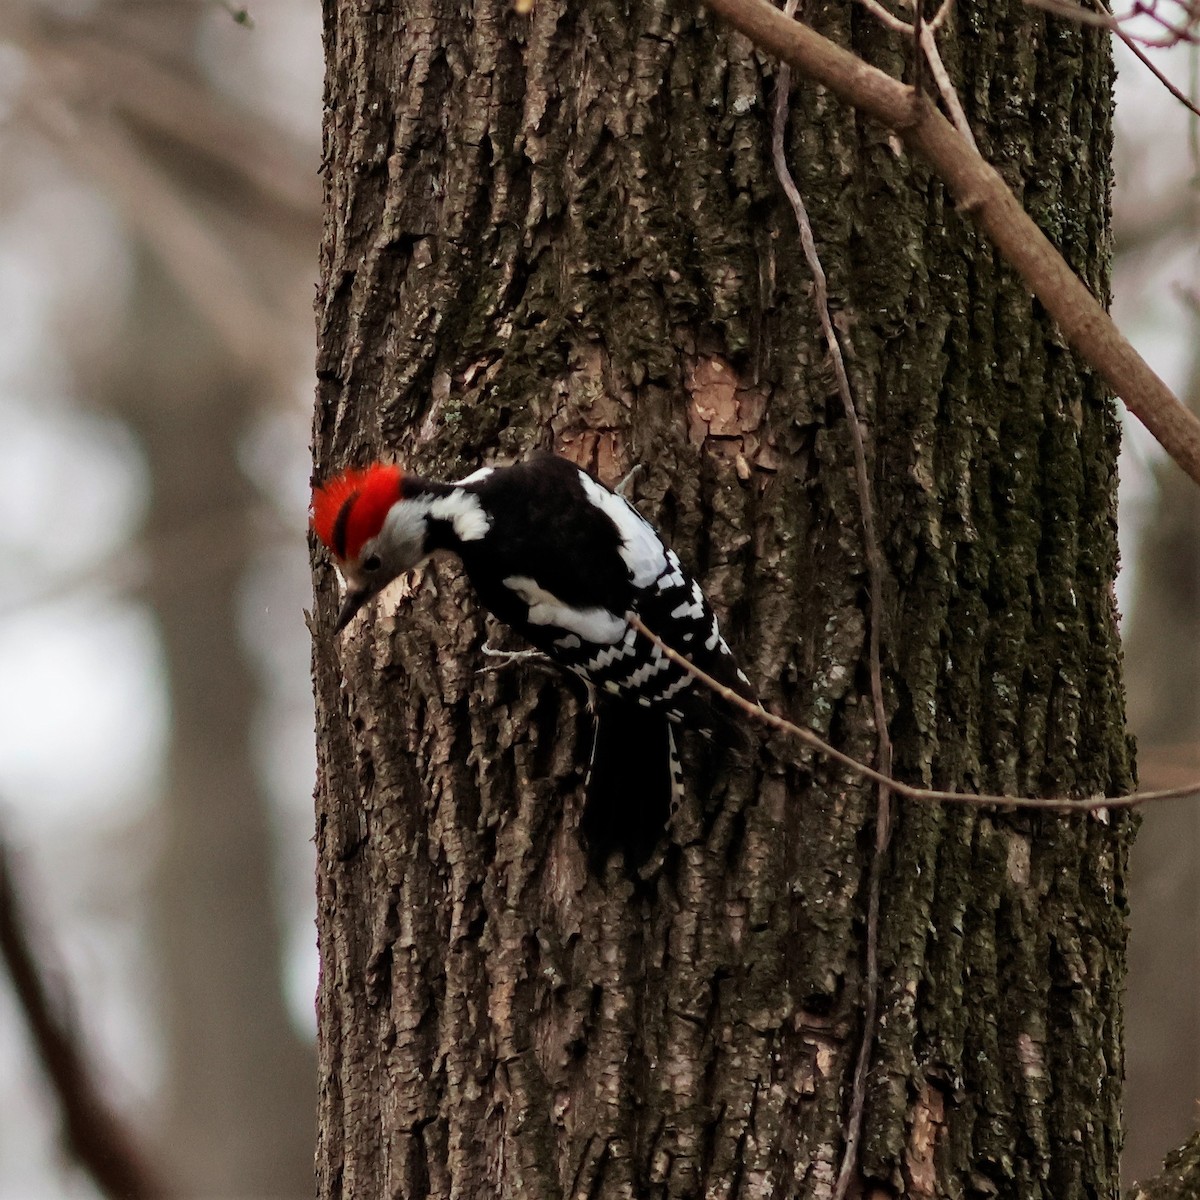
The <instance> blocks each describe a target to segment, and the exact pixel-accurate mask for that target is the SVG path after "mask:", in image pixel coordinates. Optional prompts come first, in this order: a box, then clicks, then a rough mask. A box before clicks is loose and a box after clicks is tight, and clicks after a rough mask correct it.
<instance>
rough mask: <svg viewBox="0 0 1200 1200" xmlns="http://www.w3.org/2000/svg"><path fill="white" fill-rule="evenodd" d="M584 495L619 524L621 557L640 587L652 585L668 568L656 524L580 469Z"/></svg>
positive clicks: (635, 585)
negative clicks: (655, 528)
mask: <svg viewBox="0 0 1200 1200" xmlns="http://www.w3.org/2000/svg"><path fill="white" fill-rule="evenodd" d="M579 482H580V483H581V484H582V485H583V491H584V495H586V496H587V498H588V499H589V500H590V501H591V502H592V503H593V504H594V505H595V506H596V507H597V508H598V509H599V510H600V511H601V512H602V513H604V515H605V516H606V517H608V519H609V520H610V521H611V522H612V523H613V524H614V525H615V526H616V527H617V533H618V534H620V537H621V557H622V558H623V559H624V560H625V565H626V566H627V567H628V568H629V574H630V576H631V577H632V579H633V586H634V587H636V588H644V587H649V586H650V585H651V584H652V583H653V582H654V581H655V580H656V579H657V578H658V577H659V576H660V575H661V574H662V573H663V572H664V571H665V570H666V569H667V551H666V548H665V547H664V546H663V544H662V542H661V541H660V540H659V537H658V534H657V533H655V532H654V528H653V526H652V525H651V524H650V523H649V522H648V521H647V520H646V519H645V518H644V517H643V516H642V515H641V513H639V512H638V510H637V509H636V508H634V507H633V505H632V504H630V503H629V501H628V500H625V499H623V498H622V497H621V496H618V495H617V494H616V493H615V492H610V491H609V490H608V488H606V487H601V486H600V484H598V483H597V482H596V481H595V480H594V479H593V478H592V477H591V476H590V475H589V474H587V472H586V471H580V472H579Z"/></svg>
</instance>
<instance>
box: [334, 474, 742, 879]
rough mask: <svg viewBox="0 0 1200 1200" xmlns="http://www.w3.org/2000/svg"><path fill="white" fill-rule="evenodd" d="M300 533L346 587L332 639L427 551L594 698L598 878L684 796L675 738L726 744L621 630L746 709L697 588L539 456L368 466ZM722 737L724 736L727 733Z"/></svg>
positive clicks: (634, 526)
mask: <svg viewBox="0 0 1200 1200" xmlns="http://www.w3.org/2000/svg"><path fill="white" fill-rule="evenodd" d="M310 515H311V523H312V528H313V530H314V531H315V533H316V535H317V537H318V538H319V539H320V540H321V542H322V543H323V544H324V545H325V546H326V548H327V549H328V550H329V551H330V552H331V554H332V555H333V558H334V560H335V562H336V565H337V567H338V570H339V572H340V574H341V575H342V578H343V580H344V582H345V593H344V599H343V603H342V607H341V611H340V613H339V614H338V618H337V624H336V630H337V631H341V630H343V629H345V627H346V626H347V625H348V624H349V623H350V621H351V620H353V618H354V616H355V615H356V614H357V613H358V612H359V610H360V609H361V608H362V607H363V606H364V605H365V604H366V603H367V602H368V601H369V600H370V599H371V598H372V597H373V596H375V595H376V594H377V593H378V592H379V591H380V590H381V589H382V588H384V587H385V586H386V585H387V584H388V583H390V582H391V581H392V580H393V579H395V578H396V577H397V576H398V575H401V574H403V573H404V572H405V571H408V570H410V569H411V568H413V567H415V566H417V565H418V564H419V563H421V562H423V561H424V560H425V559H426V558H428V557H429V556H430V555H431V554H433V553H434V552H435V551H438V550H448V551H451V552H452V553H454V554H457V555H458V557H459V558H460V559H461V561H462V564H463V567H464V569H465V572H466V575H467V578H468V579H469V580H470V582H471V584H472V586H473V587H474V589H475V591H476V592H477V594H478V596H479V599H480V601H481V602H482V604H483V606H484V607H485V608H486V609H488V610H489V611H490V612H491V613H492V614H493V615H494V616H495V617H497V618H498V619H499V620H500V621H502V622H504V623H505V624H506V625H508V626H510V627H511V628H512V629H514V630H516V631H517V632H518V633H519V634H520V635H521V636H522V637H523V638H524V639H525V640H526V641H528V642H530V643H532V645H533V646H535V647H536V648H537V649H538V650H540V651H541V652H542V653H543V654H544V655H546V657H548V658H549V659H550V660H551V661H552V662H553V663H555V664H557V665H558V666H560V667H562V668H564V669H566V670H567V671H570V672H572V673H574V674H575V675H577V676H578V677H579V678H580V679H582V680H583V681H584V682H585V683H586V684H587V685H588V687H589V689H593V690H594V694H596V695H597V696H598V697H599V702H598V703H597V704H596V706H595V712H596V729H595V737H594V741H593V748H592V758H591V763H590V769H589V772H588V781H587V801H586V805H585V810H584V821H583V827H584V828H583V832H584V836H585V839H586V841H587V843H588V849H589V855H590V859H591V862H592V865H593V867H594V868H595V869H596V870H598V871H600V872H602V871H603V868H604V864H605V863H606V861H607V859H608V856H609V854H610V853H611V851H612V850H614V849H619V850H622V851H623V852H624V855H625V861H626V866H627V867H628V868H629V869H631V870H633V871H636V870H637V868H638V867H640V866H641V865H643V864H644V862H645V861H646V860H647V859H648V858H649V857H650V855H651V854H652V853H653V850H654V848H655V846H656V845H657V843H658V841H659V839H660V838H661V836H662V834H663V831H664V827H665V825H666V823H667V820H668V817H669V814H670V812H671V811H672V809H673V806H674V803H676V802H677V801H678V798H679V796H680V789H681V786H682V773H681V771H680V766H679V759H678V755H677V753H676V744H675V736H674V732H673V728H672V727H673V726H675V725H682V726H687V727H691V728H695V729H698V730H700V731H701V732H703V733H704V734H706V735H708V736H712V735H715V734H723V735H726V737H725V738H724V739H723V740H736V738H737V735H736V732H735V731H734V730H733V727H732V718H731V716H730V712H729V710H728V708H726V707H719V706H721V705H723V702H722V701H720V700H718V699H717V698H716V697H715V696H714V695H713V693H712V692H711V690H710V689H708V688H706V687H704V685H702V684H700V683H699V682H698V681H696V680H695V679H694V678H693V677H692V676H691V675H689V674H688V673H687V672H686V671H685V670H684V669H683V668H682V667H680V666H678V665H677V664H675V663H673V662H672V661H671V660H670V659H669V658H668V657H667V656H666V655H665V654H663V652H662V650H661V649H660V648H659V647H658V646H656V645H655V644H654V643H652V642H650V641H649V640H648V639H646V638H644V637H642V636H641V635H639V633H638V632H637V630H635V629H634V628H633V626H632V625H631V624H630V616H631V615H633V614H636V615H637V616H639V617H640V618H641V619H642V621H643V622H644V623H645V625H646V626H647V627H648V628H649V629H651V630H652V631H653V632H654V633H656V634H657V635H658V636H659V637H660V638H661V639H662V640H663V641H664V642H665V643H666V644H667V645H668V646H670V647H671V648H672V649H673V650H677V651H678V652H679V653H680V654H682V655H684V656H686V657H687V658H688V659H689V660H690V661H691V662H693V663H694V664H695V665H696V666H697V667H699V668H700V669H701V670H703V671H705V672H707V673H708V674H709V675H711V676H713V677H714V678H715V679H716V680H718V681H719V682H720V683H722V684H724V685H726V686H727V687H729V688H731V689H732V690H733V691H734V692H736V693H737V694H738V695H740V696H743V697H745V698H746V699H748V700H751V701H754V691H753V688H752V687H751V685H750V682H749V680H748V679H747V678H746V676H745V674H744V673H743V672H742V670H741V668H740V667H739V666H738V665H737V663H736V661H735V660H734V657H733V654H732V653H731V651H730V649H729V646H728V645H727V644H726V642H725V639H724V637H723V636H722V634H721V628H720V624H719V623H718V621H717V618H716V616H715V615H714V613H713V611H712V609H711V607H710V606H709V603H708V601H707V600H706V599H705V596H704V593H703V592H702V591H701V589H700V585H699V584H698V583H696V581H695V580H694V579H693V578H692V577H691V575H689V574H688V572H687V571H686V570H685V569H684V567H683V565H682V563H681V562H680V560H679V557H678V556H677V555H676V554H675V552H674V551H673V550H670V549H668V548H667V546H665V545H664V544H663V541H662V539H661V538H660V537H659V535H658V533H657V532H656V531H655V529H654V527H653V526H652V525H651V524H650V523H649V522H648V521H647V520H646V519H645V518H644V517H643V516H642V515H641V514H640V513H639V512H638V511H637V510H636V509H635V508H634V507H633V506H632V505H631V504H630V503H629V502H628V501H627V500H626V499H625V498H624V497H623V496H621V495H619V494H618V493H617V492H614V491H611V490H610V489H609V488H607V487H605V486H604V485H603V484H602V483H600V482H599V481H598V480H596V479H595V478H594V477H593V476H591V475H590V474H588V473H587V472H586V471H584V470H582V469H580V468H579V467H577V466H576V465H575V464H574V463H572V462H570V461H568V460H567V459H565V458H561V457H559V456H557V455H555V454H551V453H548V452H540V453H537V454H535V455H533V456H531V457H530V458H529V459H527V460H526V461H524V462H520V463H517V464H515V465H513V466H508V467H483V468H481V469H480V470H478V471H475V472H474V473H472V474H470V475H468V476H466V478H464V479H460V480H458V481H457V482H455V483H438V482H435V481H433V480H429V479H422V478H420V477H419V476H416V475H411V474H409V473H407V472H405V471H404V470H403V469H402V468H401V467H399V466H397V465H394V464H384V463H376V464H374V465H372V466H368V467H366V468H363V469H361V470H356V469H351V470H346V471H344V472H342V473H341V474H340V475H337V476H336V477H334V478H332V479H330V480H328V481H327V482H326V483H324V484H322V485H320V486H318V487H317V488H315V489H314V492H313V502H312V509H311V514H310ZM730 734H732V735H733V737H732V738H729V737H728V735H730Z"/></svg>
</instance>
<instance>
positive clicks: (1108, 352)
mask: <svg viewBox="0 0 1200 1200" xmlns="http://www.w3.org/2000/svg"><path fill="white" fill-rule="evenodd" d="M705 3H706V4H707V5H708V7H709V8H711V9H712V11H713V12H715V13H717V14H718V15H719V16H721V17H724V18H725V19H726V20H727V21H729V22H730V24H732V25H733V26H734V27H735V28H736V29H738V30H739V31H740V32H741V33H743V34H744V35H745V36H746V37H748V38H749V39H750V41H751V42H753V43H754V44H755V45H756V46H757V47H758V48H759V49H760V50H762V51H764V52H765V53H768V54H771V55H774V56H775V57H777V58H781V59H783V60H785V61H786V62H788V63H790V64H791V65H792V66H793V67H794V68H795V69H796V70H798V71H801V72H802V73H803V74H805V75H806V76H808V78H810V79H812V80H815V81H816V82H817V83H820V84H822V85H824V86H825V87H826V88H828V89H829V90H830V91H831V92H832V93H833V94H834V95H836V96H838V97H840V98H841V99H842V100H844V101H846V102H847V103H849V104H851V105H853V106H854V107H855V108H857V109H859V111H861V112H862V113H864V114H865V115H867V116H869V117H872V118H873V119H875V120H877V121H880V122H881V123H882V124H884V125H885V126H887V127H888V128H890V129H892V130H894V131H895V132H896V133H897V134H898V135H899V136H900V138H901V139H902V140H903V141H904V143H905V144H906V145H907V146H908V147H909V149H910V150H912V151H913V152H914V153H915V154H917V155H919V156H920V157H921V158H923V159H924V160H925V161H926V162H928V163H929V164H930V166H932V167H933V169H934V170H935V171H936V172H937V174H938V175H939V176H940V177H941V178H942V180H943V181H944V182H945V183H946V185H947V187H948V188H949V189H950V192H951V194H952V195H953V196H954V197H955V199H956V200H957V201H958V205H959V208H960V209H961V210H962V211H963V212H964V213H965V214H968V215H970V216H972V217H973V218H974V219H975V220H976V221H978V222H979V224H980V226H981V227H982V228H983V230H984V231H985V232H986V233H987V234H988V236H989V237H990V238H991V239H992V241H993V242H994V243H995V245H996V247H997V249H998V250H999V251H1000V253H1001V254H1002V255H1003V256H1004V258H1005V259H1006V260H1007V261H1008V262H1009V263H1010V264H1011V265H1012V266H1013V267H1014V268H1015V269H1016V270H1017V271H1018V272H1019V273H1020V275H1021V276H1022V278H1023V279H1024V280H1025V282H1026V284H1027V285H1028V287H1029V289H1030V290H1031V291H1032V292H1033V294H1034V295H1035V296H1037V298H1038V299H1039V300H1040V301H1041V302H1042V304H1043V305H1044V307H1045V308H1046V311H1047V312H1048V313H1050V315H1051V316H1052V317H1053V318H1054V319H1055V320H1056V321H1057V322H1058V325H1059V328H1060V329H1061V331H1062V333H1063V335H1064V336H1065V337H1066V339H1067V340H1068V341H1069V342H1070V344H1071V345H1072V346H1074V347H1075V349H1076V350H1077V351H1078V352H1079V353H1080V354H1081V355H1082V356H1083V358H1085V359H1086V360H1087V361H1088V362H1089V363H1091V364H1092V366H1094V367H1095V368H1096V370H1097V371H1098V372H1099V373H1100V374H1101V376H1103V378H1104V379H1105V380H1106V381H1107V382H1108V384H1109V386H1110V387H1111V388H1112V389H1113V391H1114V392H1116V394H1117V395H1118V396H1120V397H1121V398H1122V399H1123V400H1124V402H1125V405H1126V407H1128V409H1129V411H1130V412H1132V413H1133V415H1134V416H1136V417H1137V418H1138V419H1139V420H1140V421H1141V422H1142V423H1143V424H1144V425H1145V426H1146V428H1147V429H1149V430H1150V432H1151V433H1152V434H1153V435H1154V437H1155V438H1157V439H1158V442H1159V443H1160V444H1161V445H1162V447H1163V449H1164V450H1165V451H1166V452H1167V454H1169V455H1170V456H1171V458H1172V459H1174V460H1175V462H1176V463H1177V464H1178V465H1179V466H1180V467H1182V468H1183V470H1184V471H1186V472H1187V474H1188V475H1189V476H1190V477H1191V478H1192V479H1193V480H1194V481H1195V482H1196V483H1200V419H1198V418H1197V417H1196V416H1195V415H1194V414H1193V413H1191V412H1189V411H1188V410H1187V409H1186V408H1185V407H1184V406H1183V405H1182V404H1180V402H1179V401H1178V400H1177V399H1176V398H1175V396H1174V395H1173V394H1172V392H1171V389H1170V388H1168V387H1167V385H1166V384H1165V383H1164V382H1163V381H1162V380H1161V379H1160V378H1159V377H1158V376H1157V375H1156V374H1155V373H1154V371H1153V370H1151V368H1150V367H1149V365H1148V364H1147V363H1146V361H1145V360H1144V359H1143V358H1142V356H1141V355H1140V354H1138V352H1137V351H1136V350H1135V349H1134V348H1133V346H1132V344H1131V343H1130V342H1129V339H1128V338H1126V337H1125V336H1124V335H1123V334H1122V333H1121V331H1120V330H1119V329H1118V328H1117V327H1116V325H1115V324H1114V323H1113V321H1112V318H1111V317H1109V315H1108V313H1106V312H1105V311H1104V308H1103V306H1102V305H1101V304H1100V303H1099V301H1098V300H1097V299H1096V298H1095V296H1093V295H1092V293H1091V292H1090V291H1089V290H1088V288H1087V285H1086V284H1084V283H1083V281H1082V280H1081V279H1080V278H1079V277H1078V276H1077V275H1076V274H1075V273H1074V271H1072V270H1071V268H1070V267H1069V266H1068V265H1067V263H1066V262H1065V261H1064V259H1063V257H1062V255H1060V254H1059V253H1058V251H1057V250H1056V249H1055V248H1054V246H1053V245H1052V244H1051V242H1050V241H1049V239H1048V238H1047V237H1046V235H1045V234H1044V233H1042V231H1041V230H1040V229H1039V228H1038V226H1037V224H1036V223H1035V222H1034V221H1033V219H1032V218H1031V217H1030V216H1029V214H1028V213H1027V212H1025V210H1024V209H1023V208H1022V207H1021V204H1020V202H1019V201H1018V200H1017V198H1016V197H1015V196H1014V195H1013V194H1012V192H1011V191H1010V190H1009V189H1008V187H1007V186H1006V185H1005V183H1004V180H1003V179H1002V178H1001V177H1000V174H999V173H998V172H997V171H996V170H995V168H994V167H992V166H991V165H990V164H989V163H987V162H985V161H984V159H983V158H982V157H981V156H980V155H979V153H978V151H976V150H975V149H974V148H972V146H971V145H970V143H969V142H967V141H966V139H964V138H963V137H962V136H961V135H960V134H959V133H958V132H957V130H955V128H954V126H953V125H952V124H951V123H950V122H949V121H948V120H947V119H946V118H945V117H943V116H942V114H941V113H939V112H938V111H937V109H936V108H934V106H933V105H932V104H931V103H929V101H928V100H927V99H924V98H920V99H918V100H917V101H916V102H914V99H913V93H912V89H911V88H908V87H906V86H905V85H904V84H903V83H901V82H900V81H899V80H897V79H893V78H892V77H891V76H890V75H888V74H886V73H885V72H883V71H880V70H879V69H878V68H876V67H872V66H870V65H869V64H867V63H865V62H863V61H862V59H860V58H858V57H857V56H856V55H854V54H851V53H850V51H848V50H845V49H843V48H842V47H840V46H837V45H835V44H834V43H833V42H831V41H829V39H828V38H825V37H822V36H821V35H820V34H818V33H816V32H815V31H814V30H812V29H810V28H809V27H808V26H806V25H805V24H803V22H800V21H795V20H792V19H789V18H788V17H785V16H784V15H783V13H781V12H780V11H779V10H778V9H776V8H774V7H773V6H772V5H771V4H769V3H768V2H767V0H705Z"/></svg>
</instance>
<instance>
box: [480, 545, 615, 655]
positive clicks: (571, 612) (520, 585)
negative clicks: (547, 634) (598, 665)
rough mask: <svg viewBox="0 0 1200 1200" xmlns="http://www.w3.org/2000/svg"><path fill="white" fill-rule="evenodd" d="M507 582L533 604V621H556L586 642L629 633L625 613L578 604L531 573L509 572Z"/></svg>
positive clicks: (607, 640)
mask: <svg viewBox="0 0 1200 1200" xmlns="http://www.w3.org/2000/svg"><path fill="white" fill-rule="evenodd" d="M459 536H460V537H461V536H462V535H461V534H460V535H459ZM504 586H505V587H506V588H508V589H509V590H510V591H513V592H516V594H517V595H518V596H520V597H521V599H522V600H524V601H525V603H526V604H528V605H529V623H530V624H531V625H553V626H554V627H555V628H557V629H565V630H567V632H568V633H573V634H576V635H577V636H578V637H580V638H582V639H583V640H584V641H585V642H599V643H601V644H607V643H609V642H615V641H617V640H618V639H619V638H620V637H621V636H622V635H623V634H624V633H625V629H626V625H625V618H624V617H618V616H617V615H616V613H612V612H609V611H608V609H607V608H574V607H573V606H572V605H570V604H566V603H564V602H563V601H562V600H560V599H559V598H558V597H557V596H556V595H554V593H553V592H548V591H546V589H545V588H544V587H541V586H540V585H539V584H538V582H537V580H535V579H530V578H529V577H528V576H527V575H509V576H508V578H507V579H505V580H504Z"/></svg>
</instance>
